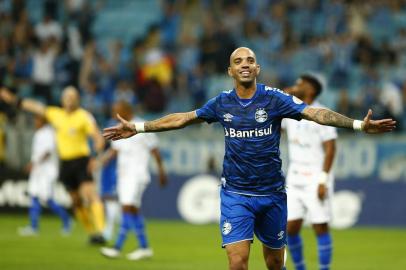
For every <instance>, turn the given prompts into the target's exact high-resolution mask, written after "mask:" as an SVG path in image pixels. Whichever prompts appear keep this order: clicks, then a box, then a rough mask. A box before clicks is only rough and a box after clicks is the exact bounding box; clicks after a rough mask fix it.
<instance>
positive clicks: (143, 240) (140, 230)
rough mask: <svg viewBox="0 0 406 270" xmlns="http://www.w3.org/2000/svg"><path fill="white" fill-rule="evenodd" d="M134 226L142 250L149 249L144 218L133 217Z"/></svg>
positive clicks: (137, 215) (135, 215) (136, 215)
mask: <svg viewBox="0 0 406 270" xmlns="http://www.w3.org/2000/svg"><path fill="white" fill-rule="evenodd" d="M132 224H133V229H134V231H135V234H136V236H137V239H138V244H139V246H140V247H141V248H148V240H147V235H146V233H145V224H144V218H143V217H142V215H140V214H133V215H132Z"/></svg>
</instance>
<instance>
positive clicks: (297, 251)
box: [288, 234, 306, 270]
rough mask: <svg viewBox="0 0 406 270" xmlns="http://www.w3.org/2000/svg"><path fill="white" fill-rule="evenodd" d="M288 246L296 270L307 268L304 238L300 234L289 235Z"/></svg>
mask: <svg viewBox="0 0 406 270" xmlns="http://www.w3.org/2000/svg"><path fill="white" fill-rule="evenodd" d="M288 248H289V251H290V255H291V257H292V260H293V263H294V265H295V269H296V270H305V269H306V265H305V263H304V258H303V244H302V238H301V237H300V235H299V234H297V235H288Z"/></svg>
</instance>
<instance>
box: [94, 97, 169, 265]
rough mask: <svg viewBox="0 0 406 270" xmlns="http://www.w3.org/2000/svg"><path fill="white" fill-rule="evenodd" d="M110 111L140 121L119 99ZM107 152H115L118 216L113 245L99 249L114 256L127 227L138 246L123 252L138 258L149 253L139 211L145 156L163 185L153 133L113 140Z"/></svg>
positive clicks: (147, 178)
mask: <svg viewBox="0 0 406 270" xmlns="http://www.w3.org/2000/svg"><path fill="white" fill-rule="evenodd" d="M113 111H114V112H115V113H116V114H118V115H121V117H123V119H124V120H125V121H138V122H139V121H142V119H139V118H134V116H133V112H132V107H131V105H130V104H129V103H128V102H125V101H119V102H117V103H116V104H114V106H113ZM111 148H112V149H111V151H110V153H111V154H110V155H117V177H118V179H117V180H118V181H117V192H118V200H119V202H120V204H121V207H122V218H121V225H120V230H119V233H118V237H117V239H116V242H115V244H114V247H113V248H109V247H103V248H101V249H100V252H101V253H102V254H103V255H104V256H106V257H109V258H117V257H119V256H120V251H121V249H122V247H123V245H124V242H125V240H126V237H127V234H128V232H129V231H130V230H133V231H134V232H135V235H136V236H137V239H138V245H139V248H138V249H136V250H134V251H133V252H131V253H129V254H127V259H129V260H140V259H144V258H149V257H151V256H152V255H153V252H152V249H151V248H150V247H149V243H148V239H147V235H146V232H145V225H144V218H143V216H142V215H141V213H140V208H141V200H142V195H143V193H144V191H145V189H146V188H147V186H148V184H149V183H150V181H151V176H150V174H149V171H148V165H149V159H150V157H151V156H152V157H154V159H155V161H156V164H157V169H158V174H159V178H158V179H159V183H160V185H161V186H164V185H165V184H166V181H167V179H166V173H165V170H164V166H163V163H162V160H161V155H160V153H159V150H158V138H157V136H156V135H155V134H153V133H150V134H147V133H144V134H140V135H139V136H135V137H132V138H130V139H128V140H123V141H113V142H112V145H111Z"/></svg>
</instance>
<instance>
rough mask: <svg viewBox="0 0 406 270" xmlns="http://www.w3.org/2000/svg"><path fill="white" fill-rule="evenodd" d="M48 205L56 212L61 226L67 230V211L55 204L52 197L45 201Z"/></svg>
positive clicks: (68, 219)
mask: <svg viewBox="0 0 406 270" xmlns="http://www.w3.org/2000/svg"><path fill="white" fill-rule="evenodd" d="M47 204H48V207H49V208H50V209H51V210H52V211H53V212H54V213H55V214H57V215H58V216H59V217H60V218H61V220H62V223H63V228H64V229H65V230H69V228H70V218H69V215H68V213H67V212H66V211H65V209H63V208H62V207H61V206H60V205H59V204H57V203H56V202H55V201H54V200H53V199H49V200H48V201H47Z"/></svg>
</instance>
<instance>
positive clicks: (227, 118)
mask: <svg viewBox="0 0 406 270" xmlns="http://www.w3.org/2000/svg"><path fill="white" fill-rule="evenodd" d="M223 117H224V122H231V121H232V120H233V117H234V116H233V115H232V114H230V113H226V114H224V115H223Z"/></svg>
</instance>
